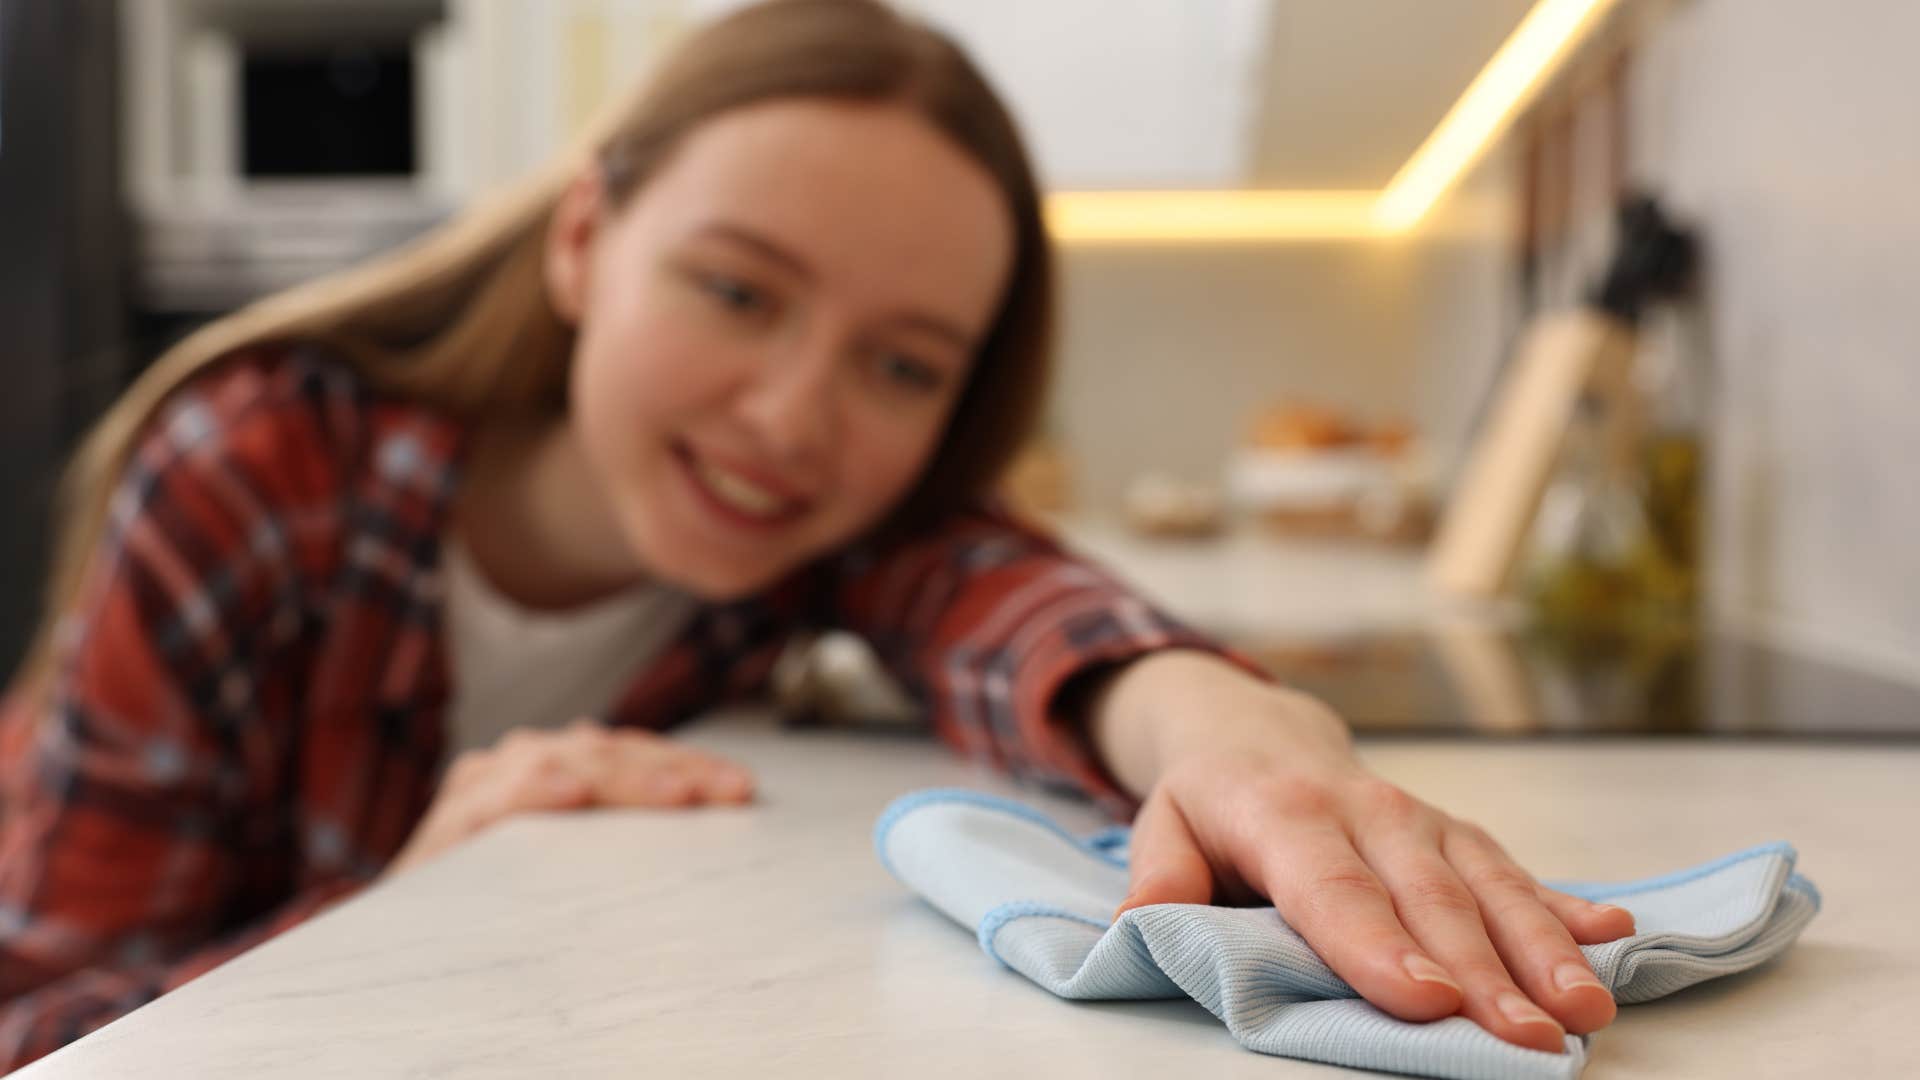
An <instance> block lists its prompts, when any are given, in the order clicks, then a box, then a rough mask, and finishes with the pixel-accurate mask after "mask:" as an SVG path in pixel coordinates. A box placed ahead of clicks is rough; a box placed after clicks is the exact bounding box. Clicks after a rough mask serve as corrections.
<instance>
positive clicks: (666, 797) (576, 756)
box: [503, 719, 754, 807]
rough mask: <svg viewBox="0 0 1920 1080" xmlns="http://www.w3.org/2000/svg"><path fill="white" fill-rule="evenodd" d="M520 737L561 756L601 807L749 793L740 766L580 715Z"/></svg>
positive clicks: (734, 798)
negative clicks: (554, 730)
mask: <svg viewBox="0 0 1920 1080" xmlns="http://www.w3.org/2000/svg"><path fill="white" fill-rule="evenodd" d="M512 738H513V735H511V734H510V735H509V736H508V739H509V740H512ZM525 740H527V744H526V746H524V747H523V752H539V753H544V754H550V755H553V756H556V757H558V758H560V759H561V760H563V761H565V762H566V763H567V766H568V767H569V768H570V769H572V770H573V771H574V772H576V773H577V774H579V775H580V776H582V777H583V778H585V779H586V780H587V781H588V782H589V783H590V785H591V787H592V791H593V801H594V802H595V803H597V804H599V805H602V806H624V807H670V806H691V805H698V804H702V803H744V802H748V801H750V800H752V798H753V794H754V779H753V774H752V773H751V772H749V771H747V769H746V768H744V767H743V766H740V765H737V764H734V763H733V762H730V761H727V760H725V759H723V758H720V757H718V756H716V755H713V754H708V753H705V752H703V751H699V750H695V749H692V748H690V747H686V746H682V745H680V744H679V743H676V742H674V741H672V740H670V739H666V738H663V737H661V736H659V735H656V734H654V733H652V732H649V731H640V730H636V729H630V728H607V727H605V726H604V725H602V724H599V723H597V722H595V721H593V720H586V719H583V720H576V721H574V722H573V723H572V724H570V725H568V727H567V728H566V729H565V730H564V731H563V732H561V733H559V734H558V735H553V734H547V733H541V732H530V733H528V734H527V735H526V736H525ZM535 744H537V745H535ZM504 747H505V744H504V743H503V748H504Z"/></svg>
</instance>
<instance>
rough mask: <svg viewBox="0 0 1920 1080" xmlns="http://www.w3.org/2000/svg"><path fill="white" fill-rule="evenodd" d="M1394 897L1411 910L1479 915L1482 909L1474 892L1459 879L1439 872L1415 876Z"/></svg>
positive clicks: (1404, 907) (1400, 905)
mask: <svg viewBox="0 0 1920 1080" xmlns="http://www.w3.org/2000/svg"><path fill="white" fill-rule="evenodd" d="M1394 899H1395V902H1396V904H1397V905H1398V906H1399V907H1400V908H1401V909H1402V910H1404V911H1409V912H1414V911H1417V912H1428V913H1440V914H1446V915H1467V914H1476V915H1477V914H1478V913H1479V910H1480V905H1479V904H1478V903H1476V902H1475V901H1474V899H1473V894H1472V893H1470V892H1468V891H1467V889H1466V886H1464V885H1462V884H1461V883H1460V882H1459V880H1458V879H1455V878H1452V877H1446V876H1441V875H1437V874H1436V875H1430V876H1426V877H1419V878H1415V879H1414V880H1413V881H1411V882H1409V883H1408V884H1407V886H1406V888H1405V889H1404V890H1403V892H1402V893H1401V894H1400V895H1398V896H1396V897H1395V898H1394Z"/></svg>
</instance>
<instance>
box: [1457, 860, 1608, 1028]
mask: <svg viewBox="0 0 1920 1080" xmlns="http://www.w3.org/2000/svg"><path fill="white" fill-rule="evenodd" d="M1441 851H1442V853H1443V854H1444V855H1445V858H1446V861H1447V862H1448V863H1450V864H1452V866H1453V867H1454V868H1455V869H1456V870H1458V871H1459V874H1460V878H1461V879H1462V880H1464V881H1465V883H1466V886H1467V888H1468V889H1470V890H1471V891H1472V895H1473V899H1474V901H1475V903H1476V904H1477V905H1478V907H1479V909H1480V912H1481V914H1482V915H1483V917H1484V923H1485V928H1486V929H1485V938H1486V939H1487V940H1490V941H1491V942H1492V946H1493V949H1494V950H1496V951H1497V952H1498V954H1499V961H1498V962H1497V963H1495V964H1494V965H1493V968H1492V969H1491V970H1490V971H1488V972H1487V974H1486V975H1485V976H1484V977H1481V976H1479V975H1478V974H1477V973H1478V971H1479V969H1478V967H1476V968H1473V969H1464V970H1473V971H1475V972H1476V977H1475V978H1474V979H1472V980H1470V981H1469V984H1468V985H1469V989H1468V996H1469V998H1470V999H1471V1003H1470V1005H1469V1012H1468V1015H1469V1016H1471V1017H1472V1018H1473V1019H1475V1020H1480V1014H1482V1013H1485V1012H1488V1011H1490V1010H1489V1008H1488V1006H1489V1005H1491V1006H1492V1007H1493V1008H1494V1009H1498V1008H1499V1006H1500V1005H1501V1003H1503V1002H1509V999H1508V998H1507V997H1505V996H1504V995H1506V994H1510V993H1512V990H1511V989H1510V988H1511V987H1512V986H1514V985H1515V984H1517V985H1518V987H1519V989H1520V990H1521V991H1524V993H1525V995H1526V997H1527V998H1531V999H1532V1001H1534V1002H1538V1003H1539V1004H1540V1006H1541V1007H1544V1008H1545V1009H1546V1011H1547V1012H1549V1013H1551V1014H1552V1015H1553V1016H1554V1017H1555V1018H1557V1019H1558V1020H1559V1021H1560V1023H1562V1024H1565V1025H1566V1028H1567V1030H1569V1031H1572V1032H1575V1033H1576V1034H1585V1033H1587V1032H1590V1031H1596V1030H1598V1029H1600V1028H1602V1027H1605V1026H1606V1025H1607V1024H1609V1023H1611V1022H1612V1021H1613V1017H1614V1012H1615V1006H1614V1001H1613V994H1612V993H1611V992H1609V991H1608V990H1607V988H1606V987H1605V986H1603V985H1601V983H1600V980H1599V979H1598V978H1596V977H1595V976H1594V974H1593V969H1592V968H1591V967H1590V966H1588V964H1587V961H1586V958H1585V957H1584V956H1582V955H1581V953H1580V949H1579V947H1578V946H1577V945H1576V944H1575V943H1574V939H1573V937H1572V935H1571V934H1569V933H1568V931H1567V927H1566V924H1564V923H1563V922H1562V921H1561V920H1560V917H1559V916H1558V915H1556V914H1555V913H1554V912H1553V910H1552V909H1550V908H1548V907H1547V905H1546V904H1545V903H1543V902H1542V899H1541V895H1540V888H1539V885H1538V883H1537V882H1535V881H1534V880H1533V878H1532V876H1531V875H1529V874H1528V873H1527V872H1526V871H1524V870H1522V869H1521V868H1520V867H1519V866H1517V865H1515V863H1514V862H1513V861H1512V860H1511V859H1509V858H1508V857H1507V855H1506V853H1505V852H1504V851H1502V850H1501V849H1500V846H1499V845H1498V844H1496V843H1495V842H1494V841H1493V838H1492V837H1490V836H1488V835H1487V833H1486V831H1485V830H1483V829H1480V828H1479V827H1477V826H1474V825H1470V824H1467V823H1465V822H1453V823H1452V824H1451V826H1450V827H1449V828H1447V829H1446V830H1445V831H1444V832H1443V834H1442V839H1441ZM1454 970H1463V969H1454ZM1495 972H1497V973H1498V975H1497V977H1496V976H1495V974H1494V973H1495ZM1508 973H1511V980H1509V979H1508V978H1507V975H1508ZM1476 984H1478V986H1477V987H1476ZM1489 997H1491V998H1492V1000H1491V1001H1487V1000H1485V999H1487V998H1489ZM1522 1005H1526V1007H1531V1006H1530V1004H1527V1003H1525V1002H1522V1003H1520V1004H1514V1006H1513V1007H1514V1009H1515V1010H1516V1011H1517V1012H1521V1013H1524V1011H1525V1010H1524V1008H1522ZM1482 1022H1483V1023H1484V1021H1482ZM1489 1030H1494V1029H1493V1028H1491V1027H1490V1028H1489ZM1496 1033H1498V1032H1497V1031H1496ZM1503 1037H1504V1036H1503ZM1558 1048H1559V1047H1558V1046H1557V1045H1556V1046H1555V1047H1554V1049H1558ZM1543 1049H1544V1047H1543Z"/></svg>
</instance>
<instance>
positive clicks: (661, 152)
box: [20, 0, 1053, 688]
mask: <svg viewBox="0 0 1920 1080" xmlns="http://www.w3.org/2000/svg"><path fill="white" fill-rule="evenodd" d="M791 97H817V98H831V99H841V100H861V101H873V102H887V103H898V104H901V105H904V106H906V107H909V108H913V109H915V110H917V111H919V112H920V113H921V114H922V115H923V116H925V118H926V119H927V120H928V122H930V123H931V124H933V125H934V126H935V127H936V128H938V129H939V130H941V131H942V132H944V133H945V134H946V135H947V136H948V137H950V138H952V139H953V140H954V141H955V142H956V143H957V144H958V145H959V146H960V147H961V148H962V149H964V150H965V151H966V152H968V153H969V154H970V155H971V156H972V157H973V158H974V159H975V160H976V161H977V162H978V163H979V164H980V165H982V166H983V167H984V168H985V169H986V170H987V171H988V172H989V173H990V174H991V175H992V176H993V177H994V179H995V181H996V182H997V183H998V185H999V187H1000V188H1001V190H1002V191H1003V193H1004V194H1005V196H1006V198H1007V200H1008V203H1009V206H1010V208H1011V210H1012V213H1013V219H1014V224H1015V232H1016V238H1015V239H1016V246H1015V254H1014V266H1013V270H1012V274H1011V277H1010V279H1009V282H1008V284H1007V287H1006V292H1005V295H1004V297H1003V299H1002V301H1001V305H1000V310H999V312H998V314H997V316H996V318H995V321H994V323H993V325H992V328H991V329H990V330H989V332H988V335H987V337H986V339H985V342H984V343H983V345H982V347H981V351H980V355H979V356H978V357H977V358H976V363H975V366H974V369H973V373H972V375H971V376H970V378H969V382H968V385H967V387H966V389H965V390H964V391H963V393H962V396H961V399H960V402H959V404H958V406H957V407H956V408H955V410H954V413H953V416H952V419H951V420H950V421H949V423H948V427H947V431H946V432H945V434H944V436H943V438H942V440H941V444H940V447H939V449H938V450H936V452H935V454H934V456H933V459H932V461H931V462H930V464H929V465H928V467H927V470H926V472H925V473H924V474H923V475H922V476H921V478H920V480H919V482H918V484H917V485H916V487H915V488H914V490H913V491H912V492H910V493H909V495H908V496H907V497H906V499H905V500H904V501H903V503H902V505H901V506H900V507H898V508H897V509H896V511H895V513H894V514H893V515H892V516H891V518H890V519H889V521H888V522H887V523H886V527H887V528H889V529H898V528H905V527H912V526H914V525H917V524H920V523H923V522H925V521H926V520H929V519H930V518H932V517H934V516H937V515H938V514H940V513H943V512H946V511H949V510H951V509H952V508H954V507H956V506H958V505H961V504H963V503H965V502H966V501H967V500H969V499H972V498H974V497H976V496H978V495H980V494H981V493H982V492H984V491H985V490H986V489H987V488H988V487H989V486H990V485H991V484H992V483H993V481H994V480H995V478H997V477H998V475H999V473H1000V472H1001V471H1002V469H1003V468H1004V467H1005V465H1006V464H1007V462H1008V461H1009V459H1011V457H1012V456H1013V454H1014V453H1015V452H1016V451H1017V450H1018V449H1019V446H1020V443H1021V442H1022V441H1023V440H1024V439H1025V437H1026V435H1027V433H1028V432H1029V431H1030V429H1031V427H1032V425H1033V423H1034V422H1035V420H1036V419H1037V417H1038V414H1039V411H1040V408H1041V403H1042V401H1043V399H1044V396H1045V389H1046V383H1047V378H1048V374H1049V372H1048V368H1049V359H1050V352H1051V349H1050V346H1051V331H1052V318H1053V270H1052V253H1051V250H1050V247H1049V243H1048V240H1047V236H1046V232H1045V228H1044V226H1043V225H1042V222H1041V217H1040V199H1039V193H1038V189H1037V186H1036V184H1035V181H1034V178H1033V172H1032V168H1031V166H1030V164H1029V162H1028V159H1027V156H1026V152H1025V150H1024V148H1023V146H1022V144H1021V140H1020V136H1019V133H1018V130H1017V129H1016V127H1015V125H1014V122H1013V120H1012V118H1011V117H1010V116H1009V114H1008V112H1007V110H1006V108H1005V107H1004V105H1003V104H1002V103H1001V102H1000V100H999V98H998V97H997V96H996V95H995V94H994V92H993V90H992V89H991V88H990V87H989V86H988V85H987V83H986V80H985V79H984V78H982V77H981V75H980V73H979V71H978V70H977V69H976V68H975V67H974V66H973V64H972V63H971V62H970V61H969V60H968V59H967V57H966V55H965V54H964V53H962V52H961V51H960V50H959V48H958V47H956V46H955V45H954V44H953V43H952V42H951V41H949V40H948V39H947V38H945V37H944V36H942V35H941V34H940V33H939V32H937V31H935V30H933V29H931V28H929V27H927V26H925V25H923V24H921V23H919V22H916V21H913V20H910V19H908V18H906V17H904V16H902V15H900V14H898V13H896V12H894V11H893V10H891V9H890V8H888V7H887V6H885V4H883V3H881V2H880V0H769V2H766V3H762V4H759V5H756V6H753V7H750V8H746V9H743V10H741V11H739V12H736V13H734V14H733V15H731V16H729V17H727V18H725V19H722V20H720V21H718V22H716V23H714V24H712V25H710V26H708V27H706V28H705V29H703V30H701V31H700V32H698V33H696V34H695V35H694V36H693V37H691V38H690V39H689V40H688V41H687V42H686V43H684V44H683V45H682V46H681V47H680V48H679V49H678V50H676V51H675V53H674V54H673V56H671V57H670V58H669V59H668V60H667V62H666V63H665V64H664V65H663V66H662V67H661V69H660V70H659V71H658V73H657V74H656V75H655V76H654V77H653V78H652V79H650V80H649V81H648V82H647V83H646V84H645V85H644V87H642V88H641V90H640V91H639V92H638V93H636V94H635V95H633V96H632V97H631V98H629V99H627V100H625V101H622V102H618V103H616V104H615V105H614V107H612V108H610V109H608V110H606V111H605V112H604V113H602V114H601V116H600V117H599V118H598V120H597V122H595V123H594V124H592V125H590V126H589V129H588V132H587V134H586V136H585V137H584V138H582V139H581V140H579V142H578V143H576V145H575V146H574V147H573V149H571V150H570V151H568V152H567V153H564V154H562V155H560V156H559V157H558V158H556V159H555V160H554V161H553V162H552V163H551V164H549V165H548V166H547V167H546V168H544V169H542V170H541V171H540V172H538V173H537V174H535V175H533V176H531V177H529V178H528V179H526V180H524V181H522V182H521V183H519V184H518V185H516V186H514V187H512V188H510V189H508V190H506V191H503V192H501V193H499V194H497V195H495V196H494V197H492V198H490V199H487V200H485V201H483V202H481V203H479V204H477V205H475V206H474V207H473V208H471V209H470V210H468V211H467V212H465V213H463V214H461V215H460V216H458V217H457V218H455V219H454V220H453V221H451V222H449V223H448V224H446V225H444V226H442V227H441V228H439V229H437V230H435V231H433V232H431V233H429V234H427V235H426V236H424V237H422V238H421V239H419V240H417V241H415V242H413V243H411V244H409V245H407V246H405V247H403V248H401V249H399V250H397V251H395V252H393V253H392V254H390V255H387V256H385V257H382V258H379V259H377V260H375V261H372V262H369V263H367V264H365V265H363V266H361V267H357V268H354V269H350V270H347V271H344V272H342V273H339V274H336V275H333V276H329V277H325V278H321V279H319V280H316V281H314V282H311V283H309V284H306V285H302V286H300V287H297V288H294V289H291V290H288V291H286V292H284V293H280V294H277V295H275V296H271V297H268V298H267V299H265V300H262V301H259V302H258V303H255V304H253V305H251V306H249V307H246V308H244V309H242V310H240V311H239V312H236V313H234V314H232V315H229V316H227V317H225V318H222V319H219V320H217V321H215V322H213V323H210V324H208V325H207V326H205V327H203V328H201V329H200V330H198V331H197V332H195V333H194V334H192V335H190V336H189V337H187V338H185V339H184V340H182V341H181V342H180V343H179V344H177V345H175V346H173V347H172V348H170V349H168V350H167V351H166V352H165V353H164V354H163V355H161V356H160V358H159V359H158V360H156V361H155V362H154V363H153V364H152V365H151V366H150V367H149V368H148V369H147V370H146V372H145V373H144V374H142V375H141V377H140V378H139V379H138V380H136V381H135V382H134V384H133V385H132V386H131V387H129V388H128V390H127V391H126V393H124V394H123V395H122V396H121V397H120V399H119V400H118V401H117V402H116V403H115V404H114V406H113V407H112V408H111V409H110V410H108V412H107V413H106V415H105V416H104V417H102V418H101V420H100V421H99V422H98V423H97V424H96V425H95V426H94V427H93V429H92V430H91V431H90V432H89V433H88V435H87V437H86V439H85V441H84V442H83V443H82V444H81V446H80V449H79V451H78V452H77V453H76V454H75V455H74V457H73V459H72V461H71V462H70V463H69V464H68V467H67V471H66V474H65V476H64V477H63V479H62V483H61V489H60V496H59V499H58V501H57V504H56V507H55V521H56V528H55V534H54V537H55V539H54V544H53V546H52V551H53V572H52V574H51V577H50V581H49V586H48V592H47V607H46V611H45V613H44V614H43V616H42V619H41V622H40V626H39V628H38V630H37V631H36V633H35V637H34V642H33V646H32V648H31V649H30V651H29V652H28V654H27V659H26V661H25V663H24V664H23V666H22V669H21V672H20V675H21V679H20V683H21V684H22V685H24V686H26V687H30V688H31V687H38V686H39V685H41V684H42V683H43V682H44V678H45V676H46V674H47V668H48V665H49V663H50V661H51V640H52V635H53V628H54V625H55V622H56V621H57V619H58V618H59V616H60V613H61V612H63V611H65V610H67V608H68V607H69V606H70V605H71V604H73V603H74V602H75V601H76V599H77V596H78V592H79V589H80V586H81V584H82V582H81V576H82V574H83V572H84V570H85V567H86V563H87V559H88V556H89V554H90V552H91V549H92V548H93V547H94V546H95V544H97V542H98V541H99V538H100V536H101V534H102V531H103V529H104V527H105V520H106V508H107V502H108V498H109V495H110V493H111V489H112V486H113V484H114V482H115V480H116V479H117V478H118V476H119V474H120V472H121V470H122V469H123V468H125V466H126V463H127V460H128V457H129V455H130V453H131V451H132V447H133V445H134V442H135V439H136V437H137V436H138V435H139V434H140V432H141V429H142V428H143V427H144V425H145V424H146V423H147V422H148V420H149V419H150V418H151V417H152V416H153V414H154V413H155V411H156V410H157V409H158V408H159V407H160V405H161V403H162V402H163V401H164V400H165V399H166V398H167V396H168V395H169V394H171V393H173V392H174V391H175V390H176V389H178V388H179V387H180V386H181V385H182V384H183V383H185V382H187V381H188V380H189V379H191V378H192V377H193V376H194V375H195V374H196V373H198V372H200V371H201V370H202V369H204V368H207V367H208V366H210V365H212V364H214V363H216V362H218V361H220V360H222V359H224V358H227V357H230V356H232V355H233V354H235V353H236V352H237V351H239V350H242V349H246V348H249V347H252V346H258V345H262V344H268V343H275V342H292V341H310V342H316V343H321V344H324V345H327V346H330V347H331V348H332V350H333V351H334V352H336V353H337V354H338V355H340V356H341V357H342V358H344V360H345V361H346V362H347V363H348V364H350V365H351V366H352V367H353V368H355V369H356V370H357V371H358V372H359V374H360V376H361V377H362V378H363V379H365V380H366V381H367V383H368V384H369V385H370V386H372V387H373V388H375V389H377V390H379V391H382V392H385V393H389V394H394V395H398V396H402V397H406V398H409V399H412V400H416V401H419V402H422V403H425V404H427V405H430V406H433V407H436V408H438V409H441V410H443V411H445V412H447V413H448V414H450V415H453V416H455V417H458V418H462V419H465V420H476V419H480V418H483V417H484V418H493V417H502V416H511V415H515V414H518V415H522V416H541V415H559V414H560V413H562V412H564V410H565V408H566V386H567V369H568V365H569V362H570V360H571V358H572V353H573V337H574V333H573V329H572V327H570V326H569V325H568V324H567V323H566V322H565V321H564V320H563V319H562V318H561V317H560V316H559V314H558V313H557V312H555V310H554V309H553V307H552V304H551V302H550V300H549V297H548V293H547V289H546V282H545V275H544V263H543V259H542V252H543V245H544V237H545V234H546V231H547V225H548V221H549V218H550V217H551V215H552V212H553V207H554V205H555V203H556V202H557V201H558V199H559V197H560V195H561V193H562V192H563V191H564V189H565V187H566V185H567V184H568V183H569V182H570V181H571V180H572V179H573V178H574V177H575V176H576V175H577V174H578V172H579V170H581V169H583V168H601V169H603V170H604V172H605V176H606V179H607V182H608V186H609V194H610V197H611V202H612V203H613V204H614V205H615V206H619V205H622V204H624V202H625V201H626V200H627V199H628V198H630V197H631V196H632V195H633V194H634V193H635V192H636V191H638V190H639V189H641V188H642V187H643V186H644V185H645V183H646V181H647V180H648V179H649V178H650V177H651V176H652V175H653V174H654V173H655V172H657V171H658V170H659V168H660V167H661V166H662V164H663V163H664V162H665V161H666V159H667V158H668V156H669V155H670V154H671V153H672V151H673V148H674V147H675V146H676V145H678V143H679V142H680V140H681V139H683V138H684V137H685V136H686V135H687V134H688V133H689V132H691V131H692V130H693V129H694V128H696V127H698V126H699V125H700V124H701V123H703V122H705V121H706V120H709V119H711V118H713V117H715V116H717V115H719V114H721V113H723V112H726V111H728V110H730V109H735V108H739V107H742V106H746V105H750V104H753V103H756V102H761V101H767V100H772V99H777V98H791Z"/></svg>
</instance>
